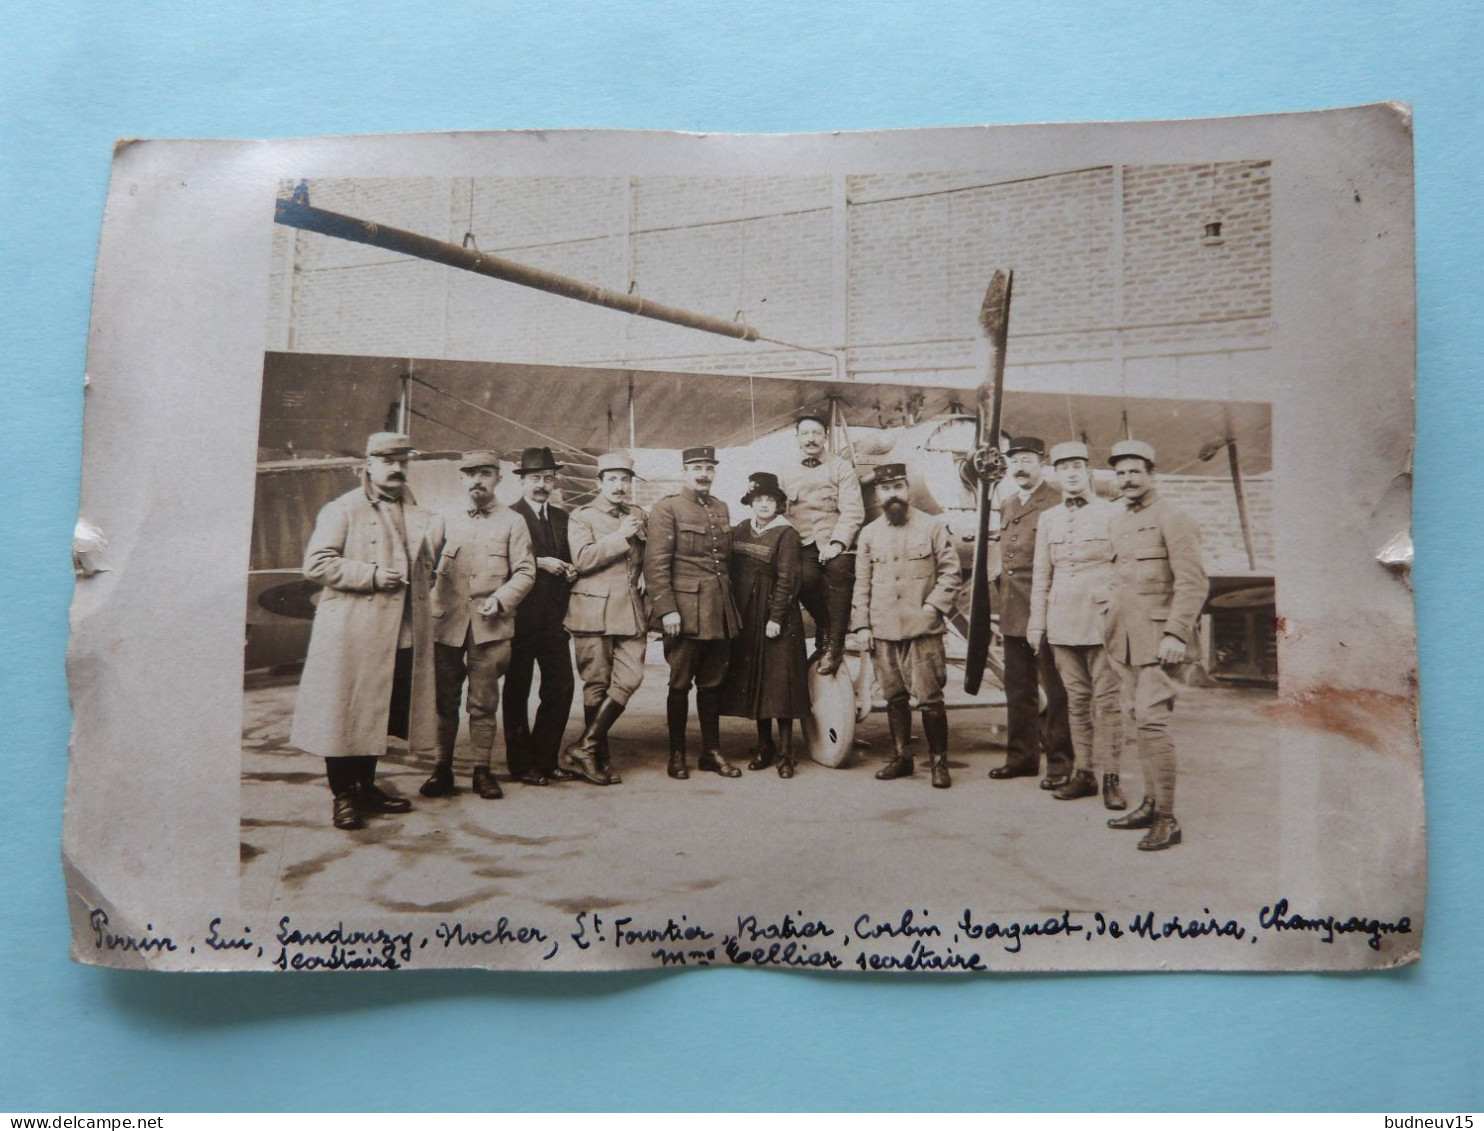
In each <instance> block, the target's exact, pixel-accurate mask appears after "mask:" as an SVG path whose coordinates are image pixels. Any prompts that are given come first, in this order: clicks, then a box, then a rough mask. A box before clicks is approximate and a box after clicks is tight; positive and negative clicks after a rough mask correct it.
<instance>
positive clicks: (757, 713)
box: [722, 471, 809, 778]
mask: <svg viewBox="0 0 1484 1131" xmlns="http://www.w3.org/2000/svg"><path fill="white" fill-rule="evenodd" d="M742 505H743V506H745V507H750V508H751V509H752V516H751V517H750V518H745V519H743V520H742V521H741V522H739V523H738V524H737V525H736V526H735V527H734V528H733V529H732V591H733V593H735V594H736V597H737V605H738V607H739V608H740V609H741V610H742V634H741V636H739V637H736V638H735V639H733V641H732V655H731V661H730V663H729V665H728V667H727V680H726V685H725V687H724V688H723V689H722V713H723V714H727V715H731V716H734V717H739V718H744V719H756V720H757V757H755V758H754V759H753V760H752V761H751V762H750V763H748V766H747V768H748V769H749V770H765V769H767V768H768V767H769V766H771V765H772V764H773V759H774V757H775V755H776V756H777V759H778V776H779V777H780V778H791V777H793V776H794V730H793V721H794V720H795V719H802V718H804V717H805V716H806V715H807V714H808V713H809V677H808V664H807V661H806V657H805V654H804V622H803V618H802V615H801V614H800V612H799V582H800V563H801V559H802V557H803V544H802V543H801V542H800V541H799V532H798V531H797V530H795V529H794V528H793V527H792V526H791V525H789V522H788V519H786V518H784V517H783V514H782V511H783V510H784V508H785V507H786V506H787V505H788V496H786V495H785V494H784V493H783V488H782V487H781V486H779V483H778V477H777V476H776V475H771V474H769V473H768V472H765V471H760V472H757V473H756V474H754V475H753V476H752V477H751V478H750V479H749V481H748V484H747V494H745V495H743V496H742ZM774 719H777V720H778V745H777V746H776V747H775V746H774V744H773V722H772V721H773V720H774Z"/></svg>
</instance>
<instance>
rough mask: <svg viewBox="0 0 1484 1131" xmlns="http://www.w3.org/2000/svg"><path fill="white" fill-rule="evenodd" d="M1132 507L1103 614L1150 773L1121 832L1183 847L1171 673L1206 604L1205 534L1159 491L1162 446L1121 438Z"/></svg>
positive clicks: (1120, 470) (1122, 513) (1119, 536)
mask: <svg viewBox="0 0 1484 1131" xmlns="http://www.w3.org/2000/svg"><path fill="white" fill-rule="evenodd" d="M1108 462H1109V463H1110V464H1111V465H1112V467H1113V470H1114V472H1115V473H1116V474H1117V475H1118V490H1119V493H1120V494H1121V495H1122V496H1123V509H1121V510H1118V511H1115V513H1114V515H1113V521H1112V527H1111V531H1110V533H1111V537H1112V541H1113V584H1112V587H1111V589H1110V591H1109V598H1108V603H1107V606H1106V611H1105V613H1104V614H1103V640H1104V643H1105V645H1106V647H1107V651H1108V659H1109V661H1110V662H1111V663H1112V665H1113V667H1114V669H1115V670H1116V671H1117V672H1118V674H1119V676H1120V678H1121V679H1122V680H1123V714H1124V719H1125V723H1124V725H1125V726H1127V727H1129V728H1131V729H1133V731H1134V734H1135V738H1136V741H1137V743H1138V747H1139V763H1140V767H1141V769H1142V770H1143V774H1144V800H1143V802H1142V803H1141V804H1140V805H1139V807H1138V808H1137V809H1135V810H1134V811H1133V812H1132V813H1130V814H1128V816H1126V817H1115V818H1114V819H1112V820H1110V821H1109V822H1108V827H1109V828H1112V829H1148V830H1149V831H1148V832H1147V833H1145V834H1144V837H1143V839H1142V840H1140V841H1139V848H1140V849H1141V850H1142V851H1144V852H1159V851H1161V850H1163V849H1166V848H1171V847H1173V846H1174V845H1177V844H1179V843H1180V824H1179V822H1177V821H1176V820H1175V776H1176V771H1175V742H1174V740H1173V739H1172V738H1171V737H1170V717H1171V716H1172V715H1173V713H1174V710H1175V681H1174V680H1173V679H1172V678H1171V672H1173V671H1174V670H1175V669H1177V668H1178V667H1179V666H1180V665H1181V664H1183V663H1185V662H1186V661H1187V660H1189V659H1191V654H1192V652H1193V650H1194V647H1195V632H1196V620H1197V618H1198V617H1199V616H1200V615H1201V609H1202V608H1203V607H1204V606H1205V603H1206V591H1207V580H1206V567H1205V563H1204V562H1203V560H1202V557H1201V532H1200V528H1199V527H1197V526H1196V524H1195V521H1194V520H1193V519H1192V518H1191V517H1190V516H1189V515H1187V514H1186V513H1185V512H1184V511H1182V510H1180V509H1178V508H1177V507H1175V506H1174V505H1173V504H1171V503H1169V502H1167V501H1166V500H1165V499H1164V498H1162V497H1161V496H1160V495H1159V492H1158V491H1156V490H1155V484H1154V449H1153V448H1152V447H1150V446H1149V445H1148V444H1145V443H1143V442H1141V441H1139V440H1122V441H1120V442H1119V443H1117V444H1114V445H1113V450H1112V452H1111V453H1110V455H1109V457H1108Z"/></svg>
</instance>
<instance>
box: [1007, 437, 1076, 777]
mask: <svg viewBox="0 0 1484 1131" xmlns="http://www.w3.org/2000/svg"><path fill="white" fill-rule="evenodd" d="M1005 454H1006V456H1007V458H1008V461H1009V465H1010V479H1011V482H1012V483H1013V484H1014V489H1013V490H1011V491H1008V492H1006V494H1005V496H1004V502H1003V504H1002V506H1001V508H1000V574H999V577H998V579H997V580H996V583H995V611H996V612H998V613H999V615H1000V634H1001V636H1003V637H1004V640H1005V714H1006V716H1007V722H1008V724H1009V726H1008V728H1007V729H1008V734H1007V735H1006V743H1005V746H1006V751H1005V764H1004V765H1003V766H996V767H995V768H994V769H992V770H990V771H989V776H990V777H992V778H995V779H1004V778H1019V777H1035V776H1036V775H1037V774H1039V773H1040V772H1041V747H1042V746H1045V748H1046V777H1045V778H1044V779H1043V780H1042V782H1041V788H1042V789H1056V788H1058V787H1060V786H1063V785H1065V784H1066V783H1067V779H1068V778H1070V777H1071V776H1072V732H1071V730H1070V729H1069V726H1068V723H1067V692H1066V688H1064V687H1063V686H1062V682H1061V677H1060V676H1059V675H1057V674H1056V662H1055V661H1054V660H1053V659H1052V656H1051V649H1050V648H1048V647H1044V646H1043V647H1040V648H1032V647H1031V646H1030V644H1029V643H1028V642H1027V641H1026V626H1027V625H1028V624H1029V622H1030V615H1031V571H1032V569H1033V568H1034V564H1035V553H1036V529H1037V527H1038V526H1039V525H1040V522H1041V519H1042V516H1044V515H1045V514H1046V512H1047V511H1049V510H1051V509H1053V508H1054V507H1055V506H1056V505H1057V504H1058V503H1060V502H1061V498H1062V493H1061V488H1060V487H1058V486H1056V485H1055V484H1053V483H1052V482H1051V481H1050V480H1049V479H1047V478H1046V476H1045V473H1044V468H1043V466H1042V461H1043V460H1045V458H1046V444H1045V442H1044V441H1042V440H1040V439H1038V438H1037V437H1035V436H1020V437H1017V438H1016V439H1013V440H1011V441H1010V446H1009V448H1007V449H1006V451H1005ZM1038 685H1039V686H1038ZM1042 691H1044V692H1045V693H1046V714H1045V716H1044V719H1043V717H1042V715H1041V696H1040V692H1042Z"/></svg>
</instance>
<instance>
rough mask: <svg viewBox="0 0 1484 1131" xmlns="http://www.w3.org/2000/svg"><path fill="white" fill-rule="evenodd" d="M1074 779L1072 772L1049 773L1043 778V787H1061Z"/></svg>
mask: <svg viewBox="0 0 1484 1131" xmlns="http://www.w3.org/2000/svg"><path fill="white" fill-rule="evenodd" d="M1071 780H1072V775H1071V774H1047V775H1046V776H1045V777H1044V778H1042V779H1041V788H1042V789H1060V788H1061V787H1062V786H1064V785H1066V784H1067V782H1069V781H1071Z"/></svg>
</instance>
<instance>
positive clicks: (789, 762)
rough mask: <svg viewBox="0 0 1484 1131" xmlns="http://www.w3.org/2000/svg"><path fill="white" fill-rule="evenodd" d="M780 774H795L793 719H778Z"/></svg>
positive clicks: (782, 775) (788, 775)
mask: <svg viewBox="0 0 1484 1131" xmlns="http://www.w3.org/2000/svg"><path fill="white" fill-rule="evenodd" d="M778 776H779V777H780V778H791V777H793V776H794V724H793V720H792V719H779V720H778Z"/></svg>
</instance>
